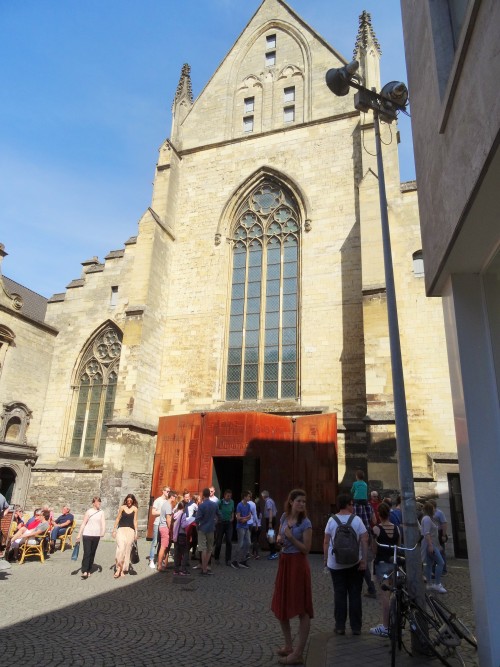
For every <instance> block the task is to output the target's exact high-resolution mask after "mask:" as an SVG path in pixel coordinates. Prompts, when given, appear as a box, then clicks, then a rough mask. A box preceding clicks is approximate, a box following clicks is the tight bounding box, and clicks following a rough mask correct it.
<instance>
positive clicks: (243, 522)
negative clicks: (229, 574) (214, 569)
mask: <svg viewBox="0 0 500 667" xmlns="http://www.w3.org/2000/svg"><path fill="white" fill-rule="evenodd" d="M251 497H252V494H251V493H250V492H249V491H244V492H243V493H242V494H241V503H238V506H237V507H236V521H237V523H236V533H237V534H238V547H237V550H236V553H237V556H238V557H237V558H236V559H235V560H233V562H232V563H231V567H233V568H235V569H239V568H240V567H243V568H245V569H248V563H247V560H248V558H247V554H248V551H249V549H250V530H249V527H248V522H249V521H250V520H251V518H252V512H251V508H250V505H249V504H248V501H249V500H250V498H251Z"/></svg>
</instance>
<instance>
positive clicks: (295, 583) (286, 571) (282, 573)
mask: <svg viewBox="0 0 500 667" xmlns="http://www.w3.org/2000/svg"><path fill="white" fill-rule="evenodd" d="M311 540H312V524H311V522H310V520H309V519H308V518H307V514H306V493H305V491H302V489H294V490H293V491H290V493H289V495H288V498H287V501H286V503H285V512H284V514H283V515H282V517H281V519H280V526H279V533H278V538H277V542H279V543H280V544H281V545H282V549H281V555H280V559H279V566H278V573H277V574H276V581H275V583H274V595H273V601H272V603H271V609H272V610H273V612H274V615H275V616H276V618H277V619H278V620H279V622H280V625H281V631H282V633H283V637H284V639H285V645H284V647H283V648H280V649H279V650H278V655H280V656H282V657H281V658H280V660H279V662H280V663H281V664H282V665H301V664H302V663H303V662H304V659H303V656H302V653H303V651H304V648H305V645H306V642H307V637H308V636H309V628H310V626H311V618H313V616H314V613H313V605H312V593H311V570H310V568H309V561H308V560H307V554H308V553H309V551H310V549H311ZM295 616H298V617H299V641H298V643H297V645H296V646H295V648H294V647H293V643H292V633H291V630H290V619H291V618H294V617H295Z"/></svg>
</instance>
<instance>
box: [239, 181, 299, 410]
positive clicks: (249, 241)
mask: <svg viewBox="0 0 500 667" xmlns="http://www.w3.org/2000/svg"><path fill="white" fill-rule="evenodd" d="M299 234H300V222H299V209H298V205H297V202H296V201H295V199H294V197H293V195H292V194H291V193H290V192H289V191H288V190H287V189H286V188H285V187H283V186H282V185H280V184H278V183H277V182H275V181H271V180H266V181H264V182H263V183H262V184H260V185H258V186H257V187H256V188H254V190H253V191H252V192H251V193H250V195H249V196H248V197H247V198H246V199H245V201H244V202H243V203H242V205H241V206H240V207H239V209H238V211H237V213H236V223H235V228H234V233H233V238H232V241H231V242H232V246H233V274H232V294H231V313H230V324H229V342H228V364H227V379H226V400H256V399H282V398H289V399H290V398H296V397H297V395H298V371H297V369H298V330H297V329H298V298H299V287H298V267H299Z"/></svg>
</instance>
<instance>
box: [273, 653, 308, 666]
mask: <svg viewBox="0 0 500 667" xmlns="http://www.w3.org/2000/svg"><path fill="white" fill-rule="evenodd" d="M278 662H279V663H280V665H303V664H304V658H303V657H302V656H301V655H298V656H295V657H294V656H293V654H292V653H290V654H289V655H287V656H286V657H284V658H280V659H279V660H278Z"/></svg>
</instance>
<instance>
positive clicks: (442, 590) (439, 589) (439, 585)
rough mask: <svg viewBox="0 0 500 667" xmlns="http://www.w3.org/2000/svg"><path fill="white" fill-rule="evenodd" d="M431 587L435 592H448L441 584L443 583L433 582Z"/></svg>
mask: <svg viewBox="0 0 500 667" xmlns="http://www.w3.org/2000/svg"><path fill="white" fill-rule="evenodd" d="M433 588H434V590H435V591H436V593H447V592H448V591H447V590H446V588H445V587H444V586H443V584H435V586H433Z"/></svg>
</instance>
